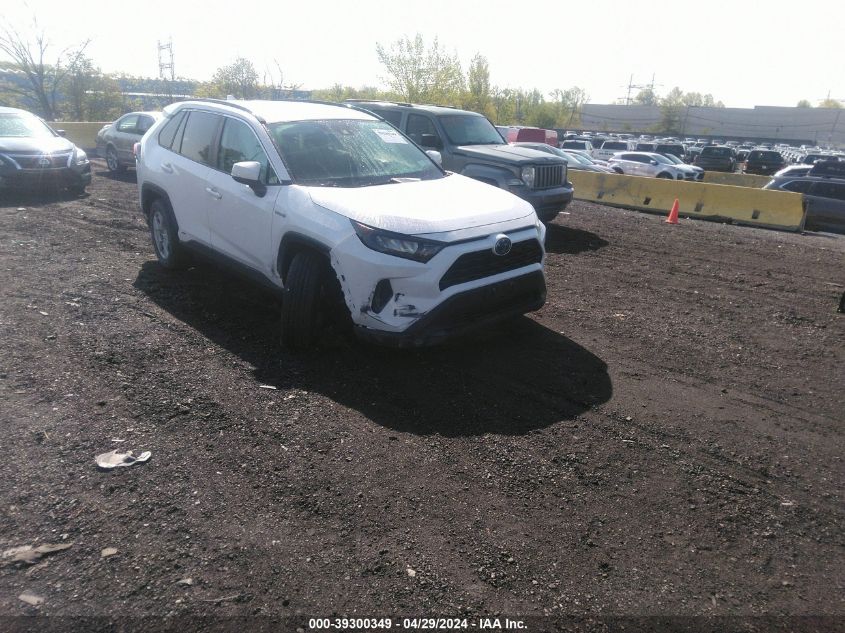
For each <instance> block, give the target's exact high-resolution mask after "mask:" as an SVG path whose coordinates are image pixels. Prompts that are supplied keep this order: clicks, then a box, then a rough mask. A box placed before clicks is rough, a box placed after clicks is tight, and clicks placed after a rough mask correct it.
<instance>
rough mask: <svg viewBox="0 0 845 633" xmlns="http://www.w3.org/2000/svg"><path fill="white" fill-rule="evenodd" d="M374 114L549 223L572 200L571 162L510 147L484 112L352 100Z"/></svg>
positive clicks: (457, 170)
mask: <svg viewBox="0 0 845 633" xmlns="http://www.w3.org/2000/svg"><path fill="white" fill-rule="evenodd" d="M346 104H347V105H349V106H350V107H357V108H362V109H364V110H367V111H369V112H372V113H373V114H375V115H376V116H379V117H381V118H383V119H384V120H386V121H387V122H388V123H390V124H392V125H393V126H394V127H396V128H397V129H398V130H400V131H401V132H403V133H404V134H405V135H406V136H407V137H409V138H410V139H411V140H412V141H414V142H415V143H416V144H417V145H419V146H420V147H422V148H423V149H425V150H437V151H438V152H440V156H441V159H442V163H443V168H444V169H447V170H449V171H452V172H455V173H458V174H462V175H464V176H468V177H470V178H474V179H476V180H480V181H482V182H486V183H488V184H490V185H494V186H496V187H499V188H501V189H505V190H507V191H510V192H511V193H513V194H516V195H517V196H519V197H520V198H522V199H523V200H526V201H527V202H530V203H531V205H532V206H533V207H534V210H535V211H536V212H537V215H538V216H539V218H540V219H541V220H542V221H543V222H549V221H551V220H553V219H554V218H555V216H556V215H557V214H558V213H559V212H560V211H562V210H563V209H565V208H566V205H567V204H569V202H570V201H571V200H572V183H570V182H569V181H568V180H567V168H566V166H567V163H566V161H565V160H564V159H563V158H561V157H559V156H555V155H552V154H546V153H544V152H538V151H537V150H533V149H528V148H527V147H519V146H516V145H508V144H507V143H506V142H505V140H504V139H503V138H502V135H501V134H499V131H498V130H497V129H496V128H495V127H494V125H493V124H492V123H490V121H489V120H488V119H487V118H486V117H485V116H483V115H481V114H477V113H475V112H468V111H466V110H458V109H455V108H448V107H443V106H429V105H414V104H411V103H390V102H385V101H360V100H352V99H350V100H348V101H347V102H346Z"/></svg>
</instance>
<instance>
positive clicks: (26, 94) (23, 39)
mask: <svg viewBox="0 0 845 633" xmlns="http://www.w3.org/2000/svg"><path fill="white" fill-rule="evenodd" d="M32 25H33V29H32V32H33V33H34V35H33V36H32V39H28V38H27V36H26V35H25V34H24V33H23V32H22V31H21V30H19V29H15V28H14V27H12V26H11V25H10V24H8V23H6V24H3V25H0V52H2V53H4V54H5V55H6V56H8V57H9V59H10V60H11V62H12V63H13V64H14V65H15V66H16V67H17V69H18V70H19V71H20V72H21V73H23V75H24V81H23V82H21V83H12V82H9V81H6V82H4V84H3V85H2V86H0V91H3V92H7V93H11V94H15V95H17V96H19V97H21V98H22V99H23V100H24V103H25V104H27V105H29V106H30V107H32V108H34V109H35V110H37V111H38V112H39V114H41V115H42V116H43V117H44V118H45V119H48V120H50V121H52V120H54V119H55V118H56V117H57V116H58V114H59V112H58V104H57V95H58V92H59V86H60V85H61V84H62V81H63V80H64V79H65V77H67V74H68V72H69V71H70V69H71V68H72V67H73V66H74V65H75V63H76V60H78V59H79V58H80V57H82V56H83V54H84V52H85V49H86V48H87V47H88V44H89V43H90V40H86V41H85V42H83V43H82V44H80V45H78V46H75V47H70V48H66V49H64V50H62V51H60V52H59V54H58V55H57V56H56V58H55V62H54V63H52V64H49V63H47V61H46V60H47V57H48V51H49V49H50V47H51V45H50V41H49V39H48V38H47V35H46V33H45V32H44V31H43V30H42V29H41V28H40V27H39V25H38V22H37V20H36V19H35V18H33V20H32Z"/></svg>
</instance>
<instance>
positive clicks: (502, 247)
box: [493, 235, 511, 257]
mask: <svg viewBox="0 0 845 633" xmlns="http://www.w3.org/2000/svg"><path fill="white" fill-rule="evenodd" d="M493 252H494V253H495V254H496V255H498V256H500V257H503V256H504V255H507V254H508V253H510V252H511V238H509V237H508V236H507V235H497V236H496V243H495V244H494V245H493Z"/></svg>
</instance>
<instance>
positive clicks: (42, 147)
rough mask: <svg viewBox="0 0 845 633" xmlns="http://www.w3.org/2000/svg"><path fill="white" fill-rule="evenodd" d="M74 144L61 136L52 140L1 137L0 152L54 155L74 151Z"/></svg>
mask: <svg viewBox="0 0 845 633" xmlns="http://www.w3.org/2000/svg"><path fill="white" fill-rule="evenodd" d="M73 148H74V144H73V143H71V142H70V141H69V140H67V139H66V138H63V137H61V136H54V137H52V138H19V137H16V136H3V137H0V152H20V153H22V154H52V153H53V152H62V151H65V152H66V151H68V150H72V149H73Z"/></svg>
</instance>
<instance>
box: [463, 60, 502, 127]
mask: <svg viewBox="0 0 845 633" xmlns="http://www.w3.org/2000/svg"><path fill="white" fill-rule="evenodd" d="M467 87H468V88H469V93H468V95H467V96H468V98H467V99H466V100H465V101H464V103H463V106H464V107H465V108H468V109H470V110H474V111H475V112H480V113H482V114H484V115H485V116H487V117H492V115H493V113H494V112H495V109H494V107H493V94H492V89H491V87H490V65H489V64H488V62H487V58H486V57H484V56H483V55H481V54H480V53H476V55H475V57H473V58H472V61H471V62H470V64H469V70H468V71H467Z"/></svg>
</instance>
